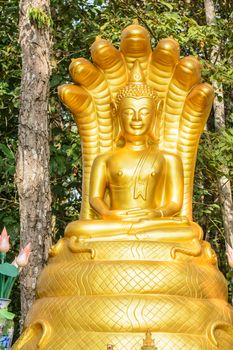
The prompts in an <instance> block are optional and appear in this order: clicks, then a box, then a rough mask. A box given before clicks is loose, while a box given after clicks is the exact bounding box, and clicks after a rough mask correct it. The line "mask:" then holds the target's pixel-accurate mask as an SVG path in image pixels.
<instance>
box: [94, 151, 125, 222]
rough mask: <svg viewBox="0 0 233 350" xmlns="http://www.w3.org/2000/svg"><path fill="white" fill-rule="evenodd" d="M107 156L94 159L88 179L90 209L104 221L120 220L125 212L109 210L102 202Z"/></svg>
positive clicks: (105, 184)
mask: <svg viewBox="0 0 233 350" xmlns="http://www.w3.org/2000/svg"><path fill="white" fill-rule="evenodd" d="M106 158H107V155H102V156H99V157H97V158H96V159H95V161H94V163H93V165H92V169H91V178H90V204H91V206H92V208H93V209H94V210H95V211H96V212H97V213H98V214H99V215H100V216H101V217H102V218H103V219H104V220H121V219H122V218H123V217H124V214H125V212H124V211H123V210H122V211H121V210H110V208H109V207H108V205H107V204H106V203H105V201H104V196H105V192H106V188H107V181H108V179H107V170H106Z"/></svg>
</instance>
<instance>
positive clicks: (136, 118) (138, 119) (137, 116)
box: [133, 111, 142, 121]
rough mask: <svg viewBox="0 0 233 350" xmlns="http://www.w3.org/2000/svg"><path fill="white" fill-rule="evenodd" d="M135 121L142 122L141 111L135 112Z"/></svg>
mask: <svg viewBox="0 0 233 350" xmlns="http://www.w3.org/2000/svg"><path fill="white" fill-rule="evenodd" d="M133 120H135V121H140V120H142V118H141V116H140V113H139V111H135V113H134V116H133Z"/></svg>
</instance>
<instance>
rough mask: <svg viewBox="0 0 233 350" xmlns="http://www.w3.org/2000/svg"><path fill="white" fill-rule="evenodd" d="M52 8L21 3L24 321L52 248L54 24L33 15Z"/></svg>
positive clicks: (19, 170)
mask: <svg viewBox="0 0 233 350" xmlns="http://www.w3.org/2000/svg"><path fill="white" fill-rule="evenodd" d="M49 6H50V1H49V0H21V1H20V21H19V30H20V36H19V40H20V45H21V50H22V80H21V106H20V113H19V146H18V154H17V167H16V183H17V188H18V193H19V202H20V226H21V227H20V241H21V246H25V244H26V243H28V242H29V241H30V242H31V243H32V250H33V252H32V255H31V257H30V261H29V264H28V265H27V266H26V267H25V268H24V269H23V271H22V273H21V280H20V282H21V308H22V320H21V321H22V322H23V321H24V318H25V316H26V313H27V311H28V309H29V308H30V306H31V304H32V302H33V300H34V297H35V287H36V281H37V278H38V275H39V273H40V271H41V269H42V267H43V266H44V264H45V263H46V260H47V255H48V249H49V247H50V244H51V233H50V232H51V228H50V221H51V209H50V206H51V193H50V182H49V131H48V95H49V78H50V63H49V56H50V50H51V37H50V28H49V25H48V23H47V22H45V23H41V22H40V23H39V22H37V19H36V18H34V19H33V18H32V15H30V11H31V13H34V14H36V13H38V11H43V13H44V14H45V15H46V16H50V7H49ZM45 18H50V17H45Z"/></svg>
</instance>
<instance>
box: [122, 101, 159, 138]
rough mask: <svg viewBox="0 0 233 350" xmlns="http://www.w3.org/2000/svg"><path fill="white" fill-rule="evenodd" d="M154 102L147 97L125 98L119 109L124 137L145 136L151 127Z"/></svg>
mask: <svg viewBox="0 0 233 350" xmlns="http://www.w3.org/2000/svg"><path fill="white" fill-rule="evenodd" d="M154 113H155V102H154V100H153V99H152V98H149V97H141V98H140V97H139V98H136V97H125V98H124V99H122V101H121V104H120V109H119V117H120V122H121V127H122V129H123V130H122V131H123V133H124V134H125V136H126V137H127V136H130V135H132V136H138V137H140V136H141V137H144V136H146V135H147V134H148V133H149V131H150V130H151V127H152V124H153V123H152V122H153V117H154Z"/></svg>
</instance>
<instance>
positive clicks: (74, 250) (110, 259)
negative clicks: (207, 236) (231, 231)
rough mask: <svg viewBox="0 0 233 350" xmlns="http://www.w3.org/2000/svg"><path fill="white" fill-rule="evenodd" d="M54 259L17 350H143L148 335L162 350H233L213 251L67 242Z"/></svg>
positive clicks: (194, 245) (230, 317) (232, 315)
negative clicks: (109, 346)
mask: <svg viewBox="0 0 233 350" xmlns="http://www.w3.org/2000/svg"><path fill="white" fill-rule="evenodd" d="M198 244H199V245H200V249H199V253H198ZM174 248H175V249H176V250H177V253H176V257H175V258H174V257H172V253H171V252H174ZM51 255H52V257H51V258H50V263H49V265H48V267H46V268H45V269H44V271H43V272H42V275H41V277H40V280H39V283H38V296H39V299H38V300H37V301H36V302H35V304H34V305H33V307H32V309H31V311H30V313H29V315H28V317H27V321H26V330H25V332H24V333H23V335H22V336H21V338H20V339H19V340H18V342H17V343H16V344H15V345H14V346H13V348H12V349H14V350H19V349H20V350H34V349H38V344H39V348H40V349H46V350H61V349H63V350H84V349H85V350H105V349H106V348H107V344H112V345H114V350H135V349H137V350H139V349H141V346H142V339H143V338H144V336H145V332H146V331H147V330H148V329H150V330H151V332H152V336H153V339H154V341H155V344H156V347H157V348H158V350H160V349H161V350H170V349H172V350H181V349H182V350H188V349H197V350H209V349H211V350H212V349H213V350H214V349H217V348H218V347H217V346H218V344H220V347H219V348H220V349H221V350H228V349H229V350H230V349H231V350H232V348H233V331H232V329H233V328H232V325H233V310H232V307H231V306H229V305H228V304H227V301H226V297H227V288H226V282H225V280H224V278H223V276H222V274H221V273H220V272H219V271H218V269H217V267H216V264H215V263H216V261H215V255H214V253H213V252H212V250H211V248H210V246H209V245H208V243H206V242H201V243H199V242H196V241H190V242H183V243H174V242H173V243H161V242H160V243H157V242H146V241H137V240H135V241H134V242H132V241H130V242H127V241H125V242H114V241H112V242H92V243H91V242H89V243H78V242H77V241H75V245H74V241H72V238H69V239H61V240H60V241H59V242H58V244H57V245H56V246H55V247H54V248H53V249H52V251H51Z"/></svg>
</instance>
